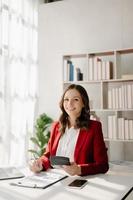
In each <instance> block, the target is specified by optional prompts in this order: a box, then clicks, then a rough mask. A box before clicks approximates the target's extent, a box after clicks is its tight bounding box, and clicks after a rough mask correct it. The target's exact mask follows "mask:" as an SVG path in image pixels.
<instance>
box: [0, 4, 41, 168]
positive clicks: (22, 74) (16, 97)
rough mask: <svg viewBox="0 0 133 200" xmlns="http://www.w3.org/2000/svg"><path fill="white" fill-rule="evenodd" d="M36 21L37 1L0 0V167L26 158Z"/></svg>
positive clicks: (34, 87) (32, 101)
mask: <svg viewBox="0 0 133 200" xmlns="http://www.w3.org/2000/svg"><path fill="white" fill-rule="evenodd" d="M37 18H38V1H34V0H19V1H18V0H10V1H2V0H0V130H1V138H0V152H1V154H0V165H2V164H3V165H8V166H9V165H23V164H25V162H26V159H27V151H26V150H27V149H28V139H29V134H28V133H29V132H33V120H34V109H35V103H36V100H37V59H38V58H37V35H38V24H37ZM18 155H19V156H18Z"/></svg>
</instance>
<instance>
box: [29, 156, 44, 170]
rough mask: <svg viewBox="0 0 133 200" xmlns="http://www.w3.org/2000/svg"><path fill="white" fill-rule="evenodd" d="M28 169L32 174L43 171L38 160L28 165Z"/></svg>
mask: <svg viewBox="0 0 133 200" xmlns="http://www.w3.org/2000/svg"><path fill="white" fill-rule="evenodd" d="M29 168H30V170H31V171H32V172H34V173H37V172H40V171H42V169H43V165H42V161H41V160H39V159H37V160H34V161H33V162H32V163H30V164H29Z"/></svg>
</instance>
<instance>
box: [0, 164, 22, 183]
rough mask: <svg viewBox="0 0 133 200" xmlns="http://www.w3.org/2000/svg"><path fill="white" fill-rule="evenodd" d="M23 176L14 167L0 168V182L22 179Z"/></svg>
mask: <svg viewBox="0 0 133 200" xmlns="http://www.w3.org/2000/svg"><path fill="white" fill-rule="evenodd" d="M22 177H24V174H23V173H21V172H20V170H19V169H17V168H16V167H0V180H6V179H14V178H22Z"/></svg>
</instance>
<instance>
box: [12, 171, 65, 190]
mask: <svg viewBox="0 0 133 200" xmlns="http://www.w3.org/2000/svg"><path fill="white" fill-rule="evenodd" d="M67 177H68V176H67V175H66V174H64V173H60V170H57V169H52V170H50V171H44V172H43V171H42V172H40V173H37V174H33V175H30V176H26V177H24V178H22V179H21V180H19V181H14V182H11V183H10V185H12V186H19V187H27V188H40V189H45V188H47V187H50V186H51V185H53V184H55V183H57V182H59V181H61V180H63V179H65V178H67Z"/></svg>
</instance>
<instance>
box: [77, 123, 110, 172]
mask: <svg viewBox="0 0 133 200" xmlns="http://www.w3.org/2000/svg"><path fill="white" fill-rule="evenodd" d="M93 131H94V137H93V162H92V163H88V164H81V165H80V166H81V172H82V174H81V175H91V174H98V173H106V172H107V171H108V169H109V165H108V156H107V148H106V146H105V142H104V139H103V133H102V127H101V123H100V122H97V124H96V126H95V130H93Z"/></svg>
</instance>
